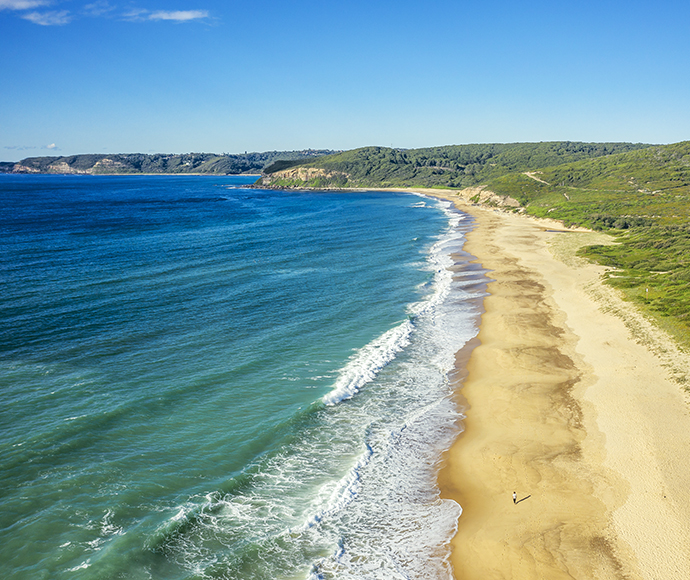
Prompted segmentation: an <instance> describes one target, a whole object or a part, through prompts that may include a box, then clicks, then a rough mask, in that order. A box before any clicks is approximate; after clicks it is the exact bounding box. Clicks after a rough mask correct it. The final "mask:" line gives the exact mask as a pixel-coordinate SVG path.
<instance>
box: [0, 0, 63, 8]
mask: <svg viewBox="0 0 690 580" xmlns="http://www.w3.org/2000/svg"><path fill="white" fill-rule="evenodd" d="M50 3H51V0H0V10H31V9H32V8H38V7H39V6H48V4H50Z"/></svg>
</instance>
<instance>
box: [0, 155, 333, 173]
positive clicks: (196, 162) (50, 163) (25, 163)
mask: <svg viewBox="0 0 690 580" xmlns="http://www.w3.org/2000/svg"><path fill="white" fill-rule="evenodd" d="M332 153H337V152H336V151H331V150H329V149H302V150H299V151H267V152H262V153H256V152H254V153H246V152H245V153H238V154H229V153H223V154H216V153H184V154H162V153H155V154H145V153H120V154H83V155H69V156H62V157H27V158H26V159H22V160H21V161H17V162H7V161H4V162H0V173H12V174H33V175H42V174H48V175H256V176H257V178H258V177H260V176H261V174H262V172H263V170H264V168H266V167H267V166H269V165H272V164H273V163H275V162H276V161H283V162H293V161H297V160H309V159H314V158H316V157H321V156H323V155H329V154H332Z"/></svg>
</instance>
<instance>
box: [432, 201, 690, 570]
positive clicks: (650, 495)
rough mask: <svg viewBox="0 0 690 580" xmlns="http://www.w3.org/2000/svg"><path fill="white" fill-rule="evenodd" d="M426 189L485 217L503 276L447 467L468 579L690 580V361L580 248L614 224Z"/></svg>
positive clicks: (480, 234)
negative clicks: (541, 215)
mask: <svg viewBox="0 0 690 580" xmlns="http://www.w3.org/2000/svg"><path fill="white" fill-rule="evenodd" d="M423 193H428V194H431V195H435V196H437V197H447V198H448V199H452V200H453V201H455V202H456V204H457V205H458V207H460V209H462V210H464V211H467V212H468V213H471V214H472V215H473V216H474V217H475V219H476V227H475V229H474V231H473V232H471V234H470V235H469V236H468V243H467V245H466V247H465V249H466V250H467V251H469V252H470V253H471V254H473V255H474V256H476V257H477V261H478V262H479V263H481V264H482V265H483V266H484V267H485V268H488V269H489V270H491V272H490V274H489V276H490V277H491V278H492V279H493V280H494V281H493V282H491V283H490V284H489V286H488V290H489V292H490V295H489V296H487V298H486V299H485V302H484V307H485V314H484V315H483V317H482V321H481V327H480V334H479V337H478V338H479V343H480V344H479V346H477V347H476V348H474V350H472V352H471V355H470V359H469V362H468V363H467V368H468V371H469V375H468V376H467V378H466V379H465V380H464V381H463V382H462V384H461V385H459V397H462V399H463V401H466V403H465V404H466V415H467V418H466V420H465V421H464V423H465V430H464V432H463V433H462V434H461V436H460V437H459V438H458V440H457V442H456V443H455V444H454V446H453V447H452V448H451V450H450V451H449V452H448V454H447V458H446V465H445V467H444V468H443V470H442V471H441V473H440V475H439V485H440V487H441V491H442V495H443V497H447V498H452V499H454V500H456V501H457V502H458V503H459V504H460V505H461V506H462V509H463V513H462V516H461V517H460V521H459V524H458V532H457V535H456V536H455V538H454V540H453V542H452V562H453V567H454V572H455V577H456V579H457V580H493V579H506V580H521V579H534V580H536V579H544V580H546V579H571V578H574V579H582V580H585V579H608V578H612V579H613V578H617V579H623V578H625V579H629V580H633V579H654V580H657V579H658V580H687V579H689V578H690V413H689V412H688V398H687V394H686V393H685V391H684V390H683V388H682V387H681V386H680V384H679V383H678V382H677V381H674V380H672V375H673V374H675V375H676V376H677V377H681V378H682V375H683V373H684V371H688V370H690V359H689V358H688V357H687V355H685V354H683V353H682V352H680V351H678V349H677V348H675V347H674V346H673V344H672V342H671V341H670V339H668V338H666V337H664V335H663V334H660V333H659V331H658V329H654V328H653V325H651V324H650V323H649V322H647V321H646V320H645V319H644V317H643V316H642V315H640V314H639V313H638V312H637V311H636V310H635V308H634V306H632V305H630V304H628V303H625V302H623V301H622V300H621V299H620V298H619V297H618V296H617V295H616V293H615V291H614V290H612V289H610V288H608V287H606V286H604V285H602V284H601V282H600V278H601V274H602V272H603V268H601V267H599V266H595V265H592V264H588V263H586V262H584V261H583V260H580V259H578V258H576V257H574V252H575V250H576V249H577V247H579V246H581V245H584V244H588V243H598V242H601V240H602V238H603V236H602V235H601V234H596V233H593V232H580V233H572V232H565V231H563V228H562V227H560V226H554V224H548V223H546V222H543V221H542V222H540V221H537V220H534V219H531V218H528V217H524V216H520V215H515V214H508V213H504V212H498V211H493V210H486V209H482V208H478V207H473V206H471V205H470V204H467V203H466V202H463V201H462V200H461V199H460V198H458V196H457V195H456V194H451V193H448V194H446V195H445V196H444V195H443V194H439V192H438V191H423ZM554 230H561V231H554ZM652 335H654V336H652ZM513 491H515V492H517V498H518V503H517V504H514V503H513V497H512V494H513Z"/></svg>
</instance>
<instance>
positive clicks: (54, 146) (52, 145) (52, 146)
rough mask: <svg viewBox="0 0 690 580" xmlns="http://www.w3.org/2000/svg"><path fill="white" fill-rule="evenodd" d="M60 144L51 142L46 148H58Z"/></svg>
mask: <svg viewBox="0 0 690 580" xmlns="http://www.w3.org/2000/svg"><path fill="white" fill-rule="evenodd" d="M57 148H58V146H57V145H56V144H55V143H51V144H50V145H46V149H57Z"/></svg>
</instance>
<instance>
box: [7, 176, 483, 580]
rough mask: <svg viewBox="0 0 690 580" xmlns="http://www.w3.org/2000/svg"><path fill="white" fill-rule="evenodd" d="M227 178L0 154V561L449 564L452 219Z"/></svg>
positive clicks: (465, 299) (237, 567)
mask: <svg viewBox="0 0 690 580" xmlns="http://www.w3.org/2000/svg"><path fill="white" fill-rule="evenodd" d="M251 181H253V178H246V177H197V176H186V177H182V176H175V177H169V176H161V177H150V176H132V177H123V176H118V177H87V176H9V175H6V176H0V203H1V204H2V215H0V231H1V232H2V246H1V248H0V283H1V285H2V292H0V368H1V371H0V434H1V437H0V454H1V455H0V458H1V461H2V475H1V477H2V482H1V485H0V507H1V510H0V576H1V577H3V578H11V579H19V578H27V579H29V578H30V579H34V578H50V579H53V578H55V579H67V578H69V579H109V578H128V579H139V578H141V579H144V578H164V579H183V578H184V579H191V578H195V579H196V578H199V579H201V578H219V579H220V578H223V579H225V578H227V579H231V578H232V579H243V580H247V579H254V578H256V579H259V578H261V579H265V578H275V579H278V578H286V579H287V578H312V579H316V578H339V579H340V578H386V579H391V578H412V577H414V578H438V577H439V576H440V577H444V576H449V569H448V564H447V556H448V547H447V542H448V539H449V538H450V536H451V535H452V534H453V531H454V529H455V525H456V522H457V518H458V516H459V513H460V507H459V506H457V504H455V503H454V502H451V501H447V500H441V499H439V497H438V490H437V489H436V487H435V472H436V467H437V464H438V461H439V458H440V454H441V452H442V451H443V450H444V449H445V448H447V447H448V445H449V443H450V441H452V438H453V437H454V436H455V435H456V434H457V430H458V426H457V421H458V419H459V418H460V416H461V409H457V408H456V407H455V405H454V403H453V401H452V399H451V396H450V387H449V385H448V373H449V372H450V371H451V370H452V368H453V362H454V354H455V352H456V351H457V350H458V349H459V348H461V347H462V346H463V344H464V343H465V342H466V341H467V340H469V339H470V338H471V337H473V336H474V335H475V334H476V320H477V315H478V308H479V306H478V300H477V299H478V298H479V297H480V296H481V295H482V292H483V286H482V282H483V279H482V273H481V271H479V270H476V269H473V268H470V267H469V266H467V264H466V261H467V258H468V257H467V256H466V255H464V254H463V253H462V251H461V246H462V242H463V234H464V232H465V231H466V230H467V228H468V227H470V223H469V219H468V218H467V217H466V216H464V215H462V214H460V213H458V212H456V211H455V210H450V209H449V208H448V207H446V206H444V205H443V204H442V203H441V202H437V201H434V200H430V199H426V198H421V197H418V196H413V195H408V194H389V193H385V194H384V193H376V192H365V193H346V194H343V193H332V192H331V193H327V192H310V193H304V192H272V191H259V190H252V189H245V188H240V187H239V186H240V185H243V184H248V183H251ZM451 254H453V255H454V257H452V258H451Z"/></svg>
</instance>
